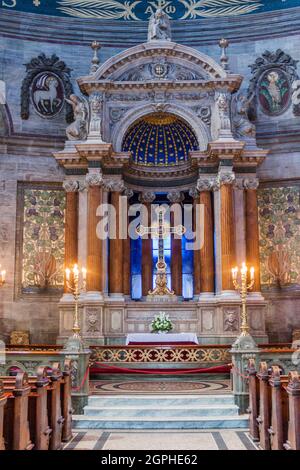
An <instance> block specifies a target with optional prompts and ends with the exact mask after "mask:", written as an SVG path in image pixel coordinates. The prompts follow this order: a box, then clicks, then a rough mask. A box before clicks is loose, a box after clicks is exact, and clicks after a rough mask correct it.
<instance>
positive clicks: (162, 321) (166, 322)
mask: <svg viewBox="0 0 300 470" xmlns="http://www.w3.org/2000/svg"><path fill="white" fill-rule="evenodd" d="M172 329H173V325H172V322H171V320H170V318H169V315H167V314H166V312H159V313H158V315H155V317H154V320H153V321H152V323H151V333H167V332H168V331H171V330H172Z"/></svg>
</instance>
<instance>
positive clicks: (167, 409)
mask: <svg viewBox="0 0 300 470" xmlns="http://www.w3.org/2000/svg"><path fill="white" fill-rule="evenodd" d="M84 415H85V416H100V417H103V418H117V417H122V419H123V418H128V419H132V418H138V417H145V418H148V417H149V418H155V417H161V416H163V417H164V418H165V419H169V418H172V417H178V418H179V417H180V418H186V419H189V418H194V417H197V416H200V417H202V416H219V417H221V416H238V415H239V409H238V407H237V406H236V405H224V404H222V405H198V404H197V405H196V404H194V405H181V406H173V405H172V406H165V405H164V404H162V405H161V404H160V403H159V404H158V403H157V402H156V404H155V405H153V406H147V407H141V406H127V405H126V406H122V407H119V406H114V407H112V406H106V405H104V406H94V405H93V406H86V407H85V408H84Z"/></svg>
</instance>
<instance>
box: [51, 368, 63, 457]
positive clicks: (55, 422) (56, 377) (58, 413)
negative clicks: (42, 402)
mask: <svg viewBox="0 0 300 470" xmlns="http://www.w3.org/2000/svg"><path fill="white" fill-rule="evenodd" d="M62 382H63V374H62V372H61V370H60V364H59V363H58V362H57V363H54V364H53V365H52V373H51V375H50V384H49V386H48V387H47V392H48V394H47V395H48V419H49V426H50V428H51V429H52V433H51V436H50V444H49V449H50V450H61V449H62V430H63V424H64V421H65V420H64V418H63V416H62V406H61V393H62V392H61V386H62Z"/></svg>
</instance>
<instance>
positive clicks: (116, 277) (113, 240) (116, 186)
mask: <svg viewBox="0 0 300 470" xmlns="http://www.w3.org/2000/svg"><path fill="white" fill-rule="evenodd" d="M123 190H124V183H123V181H120V180H119V181H118V180H117V181H113V182H112V183H111V200H110V203H111V205H112V207H113V208H114V211H113V212H112V213H111V215H113V217H115V220H112V219H111V220H110V224H114V230H113V231H112V233H111V235H112V236H111V237H110V240H109V294H110V295H112V296H114V297H120V296H123V294H124V288H123V286H124V285H123V247H124V240H123V239H122V238H121V230H120V223H119V222H120V212H121V200H120V198H121V191H123Z"/></svg>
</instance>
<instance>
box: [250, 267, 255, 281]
mask: <svg viewBox="0 0 300 470" xmlns="http://www.w3.org/2000/svg"><path fill="white" fill-rule="evenodd" d="M250 279H251V281H253V279H254V268H253V266H252V268H250Z"/></svg>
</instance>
